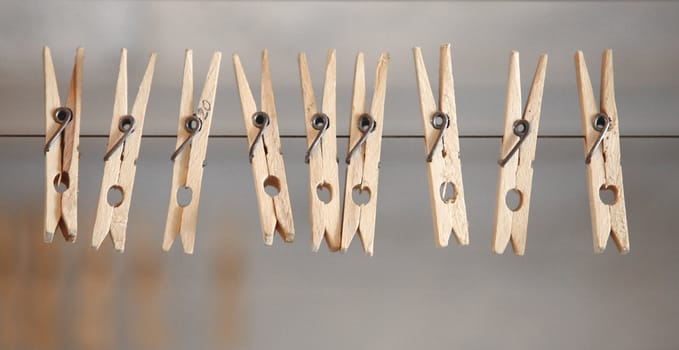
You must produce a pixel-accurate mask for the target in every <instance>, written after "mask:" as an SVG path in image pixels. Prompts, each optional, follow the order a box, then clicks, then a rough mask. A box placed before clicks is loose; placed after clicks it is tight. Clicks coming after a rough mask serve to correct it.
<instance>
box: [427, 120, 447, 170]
mask: <svg viewBox="0 0 679 350" xmlns="http://www.w3.org/2000/svg"><path fill="white" fill-rule="evenodd" d="M431 126H433V127H434V129H436V130H440V131H439V136H438V137H437V138H436V142H435V143H434V146H432V147H431V151H429V154H428V155H427V163H431V161H432V159H434V152H436V148H437V147H438V146H439V145H440V144H441V142H442V141H443V133H444V132H445V131H446V129H448V127H449V126H450V117H449V116H448V115H447V114H445V113H443V112H441V111H437V112H435V113H434V114H433V115H432V116H431Z"/></svg>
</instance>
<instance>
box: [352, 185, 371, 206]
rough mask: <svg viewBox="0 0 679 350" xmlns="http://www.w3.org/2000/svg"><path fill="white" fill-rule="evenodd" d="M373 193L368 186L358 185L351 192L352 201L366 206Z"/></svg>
mask: <svg viewBox="0 0 679 350" xmlns="http://www.w3.org/2000/svg"><path fill="white" fill-rule="evenodd" d="M371 195H372V193H371V192H370V188H368V187H367V186H362V185H356V186H354V188H353V189H352V190H351V200H353V201H354V203H356V204H357V205H366V204H368V203H369V202H370V197H371Z"/></svg>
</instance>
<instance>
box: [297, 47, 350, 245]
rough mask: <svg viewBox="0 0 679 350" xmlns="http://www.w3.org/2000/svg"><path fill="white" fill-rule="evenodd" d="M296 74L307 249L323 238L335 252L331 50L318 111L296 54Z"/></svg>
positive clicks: (305, 66)
mask: <svg viewBox="0 0 679 350" xmlns="http://www.w3.org/2000/svg"><path fill="white" fill-rule="evenodd" d="M299 74H300V81H301V85H302V102H303V103H304V125H305V129H306V140H307V153H306V155H305V162H306V163H307V164H309V216H310V222H311V247H312V250H313V251H318V248H319V247H320V245H321V241H322V240H323V237H325V241H326V243H327V244H328V248H329V249H330V250H331V251H337V250H339V249H340V244H341V240H342V236H341V234H342V233H341V227H340V225H341V222H340V196H339V172H338V164H337V138H336V135H337V123H336V121H337V118H336V77H337V64H336V59H335V50H329V51H328V58H327V63H326V66H325V82H324V85H323V102H322V105H321V111H320V112H319V111H318V109H317V107H316V98H315V96H314V90H313V86H312V84H311V74H309V66H308V64H307V59H306V55H305V54H304V53H300V54H299ZM322 191H325V192H327V193H326V194H327V196H328V198H327V201H325V200H323V199H321V198H320V197H319V192H322Z"/></svg>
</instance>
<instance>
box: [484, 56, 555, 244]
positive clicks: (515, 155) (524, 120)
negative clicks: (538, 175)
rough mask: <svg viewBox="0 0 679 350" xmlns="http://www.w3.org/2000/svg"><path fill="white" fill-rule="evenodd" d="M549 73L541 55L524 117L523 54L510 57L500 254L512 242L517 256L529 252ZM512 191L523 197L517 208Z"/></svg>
mask: <svg viewBox="0 0 679 350" xmlns="http://www.w3.org/2000/svg"><path fill="white" fill-rule="evenodd" d="M546 70H547V55H544V54H543V55H540V59H539V61H538V66H537V69H536V70H535V76H534V77H533V84H532V85H531V88H530V93H529V95H528V100H527V101H526V107H525V109H524V111H523V114H522V113H521V74H520V73H519V53H518V52H516V51H514V52H512V54H511V56H510V59H509V78H508V81H507V102H506V105H505V126H504V134H503V135H504V136H503V137H502V145H501V147H500V157H501V158H500V160H499V161H498V164H499V165H500V173H499V176H498V187H497V196H496V201H497V206H496V211H495V232H494V234H493V251H494V252H495V253H497V254H502V253H503V252H504V250H505V247H507V243H508V242H509V240H510V239H511V241H512V248H513V250H514V254H516V255H523V254H524V252H525V251H526V231H527V229H528V209H529V207H530V194H531V188H532V185H533V184H532V183H533V160H534V159H535V145H536V143H537V138H538V125H539V122H540V110H541V109H542V92H543V88H544V85H545V72H546ZM512 191H514V192H515V193H516V194H517V195H518V197H519V202H518V205H517V206H516V207H514V208H510V207H508V206H507V202H506V197H507V195H508V194H509V192H512Z"/></svg>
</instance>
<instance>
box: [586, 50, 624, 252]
mask: <svg viewBox="0 0 679 350" xmlns="http://www.w3.org/2000/svg"><path fill="white" fill-rule="evenodd" d="M575 71H576V77H577V81H578V95H579V97H580V115H581V120H582V133H583V134H584V140H585V142H584V144H585V163H586V167H587V177H588V184H589V187H588V193H589V206H590V216H591V219H592V234H593V241H594V251H595V252H597V253H599V252H603V251H604V249H606V243H607V242H608V237H609V236H612V237H613V241H614V242H615V244H616V246H617V247H618V251H620V252H621V253H623V254H624V253H628V252H629V249H630V246H629V233H628V229H627V212H626V210H625V194H624V190H623V185H622V167H621V165H620V131H619V128H618V125H619V124H618V109H617V106H616V104H615V84H614V80H613V51H612V50H611V49H608V50H606V51H604V52H603V54H602V59H601V96H600V99H601V104H600V107H597V104H596V98H595V97H594V91H593V89H592V82H591V81H590V78H589V72H588V71H587V65H586V64H585V56H584V55H583V53H582V51H578V52H577V53H576V54H575ZM600 191H611V192H612V193H613V196H614V198H613V201H612V203H611V204H607V203H604V202H603V201H602V199H601V198H600Z"/></svg>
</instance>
